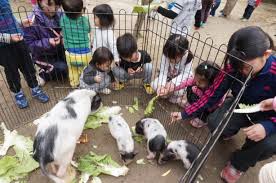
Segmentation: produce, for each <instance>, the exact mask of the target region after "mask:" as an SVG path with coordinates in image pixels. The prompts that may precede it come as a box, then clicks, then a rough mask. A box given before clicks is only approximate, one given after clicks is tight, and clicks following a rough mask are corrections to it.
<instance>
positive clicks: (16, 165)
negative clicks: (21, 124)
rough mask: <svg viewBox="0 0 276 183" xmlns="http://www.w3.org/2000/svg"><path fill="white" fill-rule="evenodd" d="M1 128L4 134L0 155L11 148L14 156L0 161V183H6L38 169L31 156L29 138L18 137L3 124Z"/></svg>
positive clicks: (31, 144)
mask: <svg viewBox="0 0 276 183" xmlns="http://www.w3.org/2000/svg"><path fill="white" fill-rule="evenodd" d="M1 127H2V129H3V130H4V134H5V140H4V144H3V145H2V148H1V153H2V154H4V155H5V154H6V152H7V150H8V149H9V147H11V146H13V149H14V150H15V153H16V154H15V156H4V157H3V158H1V159H0V182H1V183H6V182H12V181H16V180H19V179H22V178H25V177H26V176H27V175H28V173H29V172H32V171H33V170H35V169H36V168H38V167H39V165H38V163H37V162H36V161H35V160H34V159H33V158H32V154H31V152H32V146H33V142H32V140H31V139H30V138H29V137H24V136H21V135H18V134H17V131H15V130H14V131H12V132H11V131H9V130H8V129H7V128H6V126H5V125H4V123H2V124H1Z"/></svg>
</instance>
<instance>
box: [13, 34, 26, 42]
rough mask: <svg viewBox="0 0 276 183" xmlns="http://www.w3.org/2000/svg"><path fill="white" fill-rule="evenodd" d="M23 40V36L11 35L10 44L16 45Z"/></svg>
mask: <svg viewBox="0 0 276 183" xmlns="http://www.w3.org/2000/svg"><path fill="white" fill-rule="evenodd" d="M22 40H23V36H22V35H21V34H11V42H14V43H17V42H19V41H22Z"/></svg>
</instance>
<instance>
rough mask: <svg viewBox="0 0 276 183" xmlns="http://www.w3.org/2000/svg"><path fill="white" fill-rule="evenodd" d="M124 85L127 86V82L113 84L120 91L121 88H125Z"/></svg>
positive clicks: (114, 88)
mask: <svg viewBox="0 0 276 183" xmlns="http://www.w3.org/2000/svg"><path fill="white" fill-rule="evenodd" d="M124 87H125V84H124V83H122V82H119V83H117V82H116V83H115V84H114V86H113V90H115V91H119V90H122V89H124Z"/></svg>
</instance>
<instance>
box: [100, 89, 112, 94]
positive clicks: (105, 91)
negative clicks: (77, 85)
mask: <svg viewBox="0 0 276 183" xmlns="http://www.w3.org/2000/svg"><path fill="white" fill-rule="evenodd" d="M99 93H103V94H106V95H109V94H110V93H111V90H110V89H108V88H104V89H102V90H100V91H99Z"/></svg>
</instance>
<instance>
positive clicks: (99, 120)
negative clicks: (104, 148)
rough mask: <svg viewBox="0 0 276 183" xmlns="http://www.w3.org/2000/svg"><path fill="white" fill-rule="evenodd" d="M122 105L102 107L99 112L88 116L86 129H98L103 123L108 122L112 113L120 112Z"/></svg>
mask: <svg viewBox="0 0 276 183" xmlns="http://www.w3.org/2000/svg"><path fill="white" fill-rule="evenodd" d="M120 111H121V107H120V106H113V107H102V108H101V109H100V110H99V111H98V112H96V113H94V114H93V115H90V116H88V118H87V120H86V123H85V126H84V129H96V128H99V127H100V126H102V124H103V123H108V120H109V117H110V116H111V115H116V114H119V113H120Z"/></svg>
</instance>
